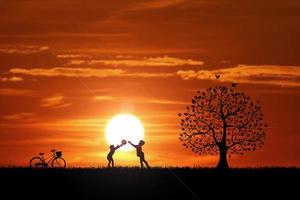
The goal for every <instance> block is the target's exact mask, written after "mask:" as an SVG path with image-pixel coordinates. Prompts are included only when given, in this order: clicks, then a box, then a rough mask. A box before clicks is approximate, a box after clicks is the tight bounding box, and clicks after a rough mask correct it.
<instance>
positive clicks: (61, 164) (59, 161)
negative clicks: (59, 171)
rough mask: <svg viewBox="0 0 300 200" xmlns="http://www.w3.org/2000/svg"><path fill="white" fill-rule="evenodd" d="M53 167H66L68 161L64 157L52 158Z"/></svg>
mask: <svg viewBox="0 0 300 200" xmlns="http://www.w3.org/2000/svg"><path fill="white" fill-rule="evenodd" d="M52 167H53V168H65V167H66V161H65V160H64V159H63V158H60V157H57V158H54V159H53V160H52Z"/></svg>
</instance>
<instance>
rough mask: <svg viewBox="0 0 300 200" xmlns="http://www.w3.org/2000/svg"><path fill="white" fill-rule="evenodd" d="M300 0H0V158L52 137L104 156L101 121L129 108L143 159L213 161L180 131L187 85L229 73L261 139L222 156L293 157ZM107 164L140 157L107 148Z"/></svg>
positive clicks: (272, 162) (279, 161)
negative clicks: (259, 119)
mask: <svg viewBox="0 0 300 200" xmlns="http://www.w3.org/2000/svg"><path fill="white" fill-rule="evenodd" d="M299 11H300V3H299V1H294V0H287V1H284V2H283V1H277V0H272V1H271V0H265V1H258V0H257V1H256V0H255V1H227V0H219V1H210V0H161V1H158V0H153V1H145V0H142V1H139V0H118V1H108V0H101V1H83V0H82V1H81V0H74V1H69V0H59V1H52V0H45V1H38V0H32V1H14V0H11V1H0V13H1V14H0V25H1V26H0V73H1V74H0V105H1V109H0V113H1V117H0V141H1V143H0V165H2V166H3V165H27V164H28V161H29V159H30V157H32V156H34V155H36V154H37V153H38V152H40V151H47V150H49V149H51V148H57V149H60V150H62V151H63V154H64V157H65V158H66V160H67V162H68V164H70V165H71V166H102V165H105V164H106V158H105V157H106V154H107V151H108V145H107V144H106V141H105V138H104V129H105V126H106V124H107V122H108V120H109V119H110V118H111V117H113V116H114V115H116V114H118V113H122V112H129V113H132V114H134V115H136V116H137V117H139V118H140V119H141V121H142V122H143V124H144V127H145V140H146V145H145V147H144V151H145V153H146V158H147V159H148V160H149V163H150V164H151V165H159V166H170V165H172V166H174V165H178V166H214V165H216V163H217V157H209V156H206V157H205V156H202V157H200V156H197V155H196V154H194V153H193V152H191V151H190V150H187V149H185V148H184V147H183V146H182V145H181V144H180V142H179V140H178V136H179V133H180V123H179V118H178V116H177V113H178V112H183V111H184V109H185V106H186V104H189V103H190V101H191V99H192V98H193V96H194V95H195V92H196V90H201V89H206V88H207V87H210V86H212V85H216V84H219V83H218V82H217V81H215V80H214V74H215V73H221V74H222V79H221V81H222V83H224V84H227V85H228V84H230V83H231V82H233V81H234V82H238V83H239V85H238V89H239V90H243V91H245V92H246V93H247V94H248V95H250V96H251V97H253V98H254V99H260V100H261V102H262V106H263V110H264V112H265V118H266V121H267V122H268V124H269V128H268V129H267V136H266V144H265V146H264V147H263V148H262V149H260V150H258V151H256V152H251V153H247V154H245V155H243V156H233V157H232V158H230V159H229V164H230V165H231V166H235V167H242V166H300V159H299V153H300V145H299V143H300V135H299V130H300V128H299V126H298V125H297V123H298V122H299V112H300V106H299V105H300V90H299V87H300V55H299V52H300V36H299V35H300V33H299V30H300V12H299ZM114 158H115V161H116V164H117V165H123V166H125V165H138V160H137V157H136V156H135V152H130V153H128V152H117V153H116V154H115V156H114Z"/></svg>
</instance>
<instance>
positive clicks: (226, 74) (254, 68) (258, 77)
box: [177, 65, 300, 86]
mask: <svg viewBox="0 0 300 200" xmlns="http://www.w3.org/2000/svg"><path fill="white" fill-rule="evenodd" d="M216 74H220V76H221V78H220V79H219V80H220V81H221V82H239V83H254V84H270V85H280V86H300V66H279V65H237V66H236V67H232V68H223V69H217V70H199V71H194V70H179V71H177V75H178V76H180V77H181V78H182V79H184V80H189V79H194V78H197V79H200V80H215V79H216V78H215V75H216Z"/></svg>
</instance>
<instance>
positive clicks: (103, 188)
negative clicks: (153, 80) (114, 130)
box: [0, 168, 300, 200]
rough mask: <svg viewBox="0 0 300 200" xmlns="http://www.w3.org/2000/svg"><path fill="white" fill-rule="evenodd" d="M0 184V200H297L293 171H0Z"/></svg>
mask: <svg viewBox="0 0 300 200" xmlns="http://www.w3.org/2000/svg"><path fill="white" fill-rule="evenodd" d="M0 180H1V188H0V189H1V197H9V198H1V199H129V198H130V199H172V198H173V199H174V198H175V199H230V200H231V199H249V198H251V199H262V198H267V199H270V198H276V199H282V198H283V199H292V198H293V199H299V195H300V184H299V182H300V169H296V168H263V169H231V170H229V171H220V170H216V169H190V168H171V169H169V168H153V169H150V170H147V169H144V170H141V169H138V168H116V169H101V168H83V169H80V168H75V169H64V170H58V169H47V170H33V169H30V168H1V169H0ZM6 195H8V196H6ZM20 197H21V198H20Z"/></svg>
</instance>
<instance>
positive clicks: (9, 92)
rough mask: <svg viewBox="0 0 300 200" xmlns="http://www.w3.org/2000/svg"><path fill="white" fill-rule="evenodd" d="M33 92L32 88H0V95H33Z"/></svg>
mask: <svg viewBox="0 0 300 200" xmlns="http://www.w3.org/2000/svg"><path fill="white" fill-rule="evenodd" d="M34 95H35V92H34V91H32V90H22V89H14V88H1V89H0V96H34Z"/></svg>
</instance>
